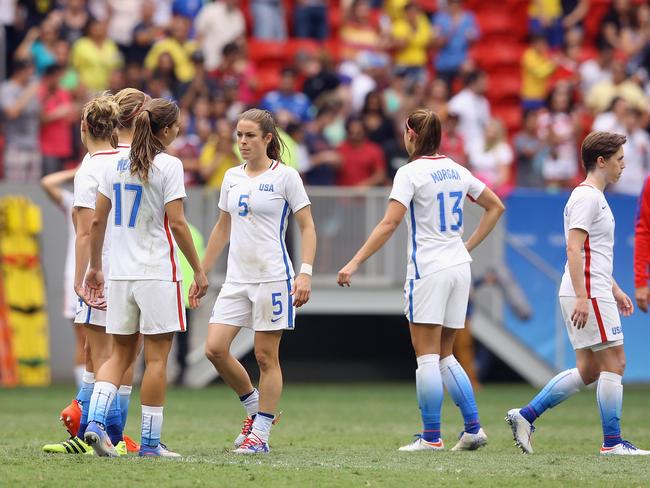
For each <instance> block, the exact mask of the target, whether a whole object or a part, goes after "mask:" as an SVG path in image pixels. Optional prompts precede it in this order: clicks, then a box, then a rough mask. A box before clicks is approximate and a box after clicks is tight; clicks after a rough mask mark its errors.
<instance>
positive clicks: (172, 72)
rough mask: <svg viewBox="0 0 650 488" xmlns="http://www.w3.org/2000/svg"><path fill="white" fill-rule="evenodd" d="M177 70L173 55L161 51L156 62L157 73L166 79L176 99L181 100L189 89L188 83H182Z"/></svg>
mask: <svg viewBox="0 0 650 488" xmlns="http://www.w3.org/2000/svg"><path fill="white" fill-rule="evenodd" d="M177 72H178V70H177V69H176V63H175V62H174V58H172V55H171V54H170V53H169V52H167V51H163V52H161V53H160V57H159V58H158V62H157V63H156V70H155V73H156V75H157V76H158V77H162V78H164V79H165V83H166V85H167V86H168V87H169V89H170V90H171V92H172V96H173V98H174V100H180V99H181V97H182V96H183V94H184V93H185V90H186V89H187V83H182V82H181V81H180V80H179V79H178V77H177V75H176V73H177Z"/></svg>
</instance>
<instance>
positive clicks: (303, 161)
mask: <svg viewBox="0 0 650 488" xmlns="http://www.w3.org/2000/svg"><path fill="white" fill-rule="evenodd" d="M287 135H288V136H289V137H290V138H291V139H293V140H294V142H295V143H296V145H295V156H294V158H295V161H296V170H298V172H299V173H300V174H303V173H305V172H306V171H307V170H309V168H310V167H311V158H310V156H309V149H307V144H305V128H304V126H303V124H296V123H295V122H291V123H289V125H287Z"/></svg>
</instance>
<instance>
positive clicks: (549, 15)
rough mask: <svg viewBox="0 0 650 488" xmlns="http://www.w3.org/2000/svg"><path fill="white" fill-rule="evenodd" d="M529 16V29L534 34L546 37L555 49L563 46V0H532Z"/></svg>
mask: <svg viewBox="0 0 650 488" xmlns="http://www.w3.org/2000/svg"><path fill="white" fill-rule="evenodd" d="M528 17H529V31H530V32H531V33H532V34H541V35H543V36H544V37H546V40H547V41H548V44H549V46H551V48H553V49H557V48H559V47H560V46H562V40H563V39H564V30H563V28H562V2H561V0H532V1H531V2H530V5H529V7H528Z"/></svg>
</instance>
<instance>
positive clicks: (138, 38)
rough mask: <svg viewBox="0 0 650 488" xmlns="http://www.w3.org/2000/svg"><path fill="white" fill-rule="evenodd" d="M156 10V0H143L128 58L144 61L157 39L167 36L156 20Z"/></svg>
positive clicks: (139, 61)
mask: <svg viewBox="0 0 650 488" xmlns="http://www.w3.org/2000/svg"><path fill="white" fill-rule="evenodd" d="M155 12H156V3H155V2H154V0H143V2H142V8H141V9H140V22H138V23H137V24H136V25H135V27H134V28H133V35H132V37H133V43H132V45H131V47H130V48H129V54H128V56H127V59H129V60H133V61H137V62H138V63H142V61H143V60H144V59H145V58H146V56H147V53H148V52H149V50H150V49H151V47H152V46H153V45H154V44H155V43H156V41H159V40H161V39H162V38H163V37H164V36H165V31H164V29H163V28H162V27H161V26H159V25H157V24H156V23H155V22H154V15H155Z"/></svg>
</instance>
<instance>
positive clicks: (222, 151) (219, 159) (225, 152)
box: [199, 118, 239, 188]
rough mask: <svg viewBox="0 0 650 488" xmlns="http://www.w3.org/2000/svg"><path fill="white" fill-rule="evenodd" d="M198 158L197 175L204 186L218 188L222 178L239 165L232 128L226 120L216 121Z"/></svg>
mask: <svg viewBox="0 0 650 488" xmlns="http://www.w3.org/2000/svg"><path fill="white" fill-rule="evenodd" d="M215 126H216V127H215V131H214V133H213V134H210V136H209V137H208V140H207V142H206V144H205V145H204V146H203V149H202V150H201V155H200V156H199V173H200V174H201V179H202V180H203V181H204V182H205V185H206V186H208V187H210V188H220V187H221V182H222V181H223V176H224V175H225V174H226V171H228V170H229V169H230V168H233V167H235V166H237V165H238V164H239V158H238V157H237V154H235V151H234V147H233V145H234V142H235V141H234V139H233V126H232V124H231V123H230V122H229V121H228V119H225V118H221V119H218V120H217V122H216V124H215Z"/></svg>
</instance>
